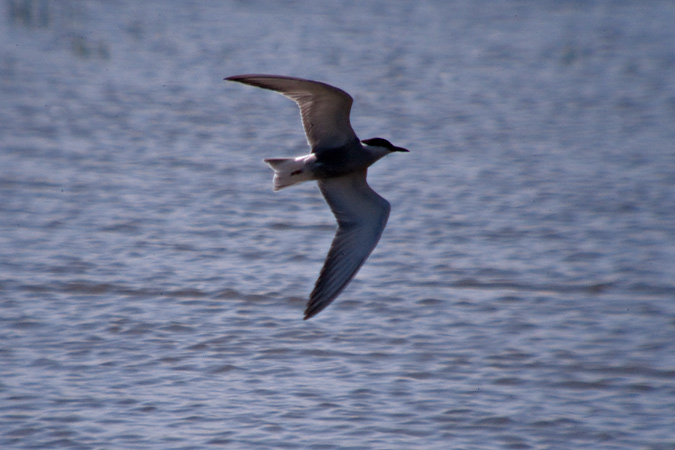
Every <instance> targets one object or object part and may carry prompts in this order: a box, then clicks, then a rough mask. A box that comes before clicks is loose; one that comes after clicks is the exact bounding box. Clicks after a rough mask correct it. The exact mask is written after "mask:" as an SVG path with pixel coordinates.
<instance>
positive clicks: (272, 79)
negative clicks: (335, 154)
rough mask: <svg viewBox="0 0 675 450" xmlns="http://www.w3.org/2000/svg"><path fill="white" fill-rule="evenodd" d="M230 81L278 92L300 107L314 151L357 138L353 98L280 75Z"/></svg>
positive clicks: (254, 75)
mask: <svg viewBox="0 0 675 450" xmlns="http://www.w3.org/2000/svg"><path fill="white" fill-rule="evenodd" d="M225 79H226V80H229V81H236V82H239V83H244V84H248V85H251V86H256V87H259V88H263V89H270V90H272V91H276V92H278V93H280V94H282V95H284V96H286V97H288V98H290V99H291V100H293V101H294V102H295V103H297V104H298V106H299V107H300V116H301V117H302V124H303V126H304V127H305V134H306V135H307V142H308V143H309V146H310V147H311V148H312V152H314V151H315V150H317V149H318V150H320V149H323V148H335V147H340V146H342V145H345V144H346V143H348V142H351V141H353V140H355V139H357V137H356V134H355V133H354V130H352V126H351V123H350V122H349V112H350V110H351V108H352V97H351V96H350V95H349V94H347V93H346V92H345V91H343V90H341V89H338V88H336V87H333V86H331V85H328V84H325V83H320V82H318V81H311V80H303V79H302V78H294V77H284V76H279V75H258V74H251V75H235V76H232V77H227V78H225Z"/></svg>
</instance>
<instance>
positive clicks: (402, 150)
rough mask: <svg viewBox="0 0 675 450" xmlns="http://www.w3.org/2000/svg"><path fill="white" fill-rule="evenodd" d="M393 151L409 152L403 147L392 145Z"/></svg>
mask: <svg viewBox="0 0 675 450" xmlns="http://www.w3.org/2000/svg"><path fill="white" fill-rule="evenodd" d="M393 151H394V152H409V151H410V150H408V149H407V148H403V147H394V150H393Z"/></svg>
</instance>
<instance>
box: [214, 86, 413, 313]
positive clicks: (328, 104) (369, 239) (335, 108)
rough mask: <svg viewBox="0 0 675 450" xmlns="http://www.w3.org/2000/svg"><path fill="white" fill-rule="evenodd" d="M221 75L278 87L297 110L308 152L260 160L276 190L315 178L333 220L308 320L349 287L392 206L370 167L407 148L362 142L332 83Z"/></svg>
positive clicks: (345, 97) (345, 99)
mask: <svg viewBox="0 0 675 450" xmlns="http://www.w3.org/2000/svg"><path fill="white" fill-rule="evenodd" d="M225 79H226V80H229V81H236V82H238V83H243V84H248V85H251V86H255V87H259V88H263V89H269V90H272V91H276V92H278V93H280V94H281V95H284V96H285V97H288V98H290V99H291V100H293V101H294V102H295V103H297V104H298V107H299V108H300V115H301V116H302V124H303V126H304V128H305V134H306V135H307V142H308V143H309V146H310V148H311V152H310V154H309V155H305V156H299V157H297V158H268V159H265V160H264V161H265V162H266V163H267V164H269V166H270V167H271V168H272V169H273V170H274V190H275V191H278V190H279V189H283V188H285V187H288V186H292V185H294V184H296V183H300V182H303V181H310V180H316V181H317V183H318V185H319V189H320V190H321V193H322V194H323V197H324V198H325V199H326V202H327V203H328V206H330V209H331V210H332V211H333V214H334V215H335V218H336V219H337V223H338V228H337V232H336V233H335V237H334V238H333V243H332V244H331V246H330V250H329V251H328V255H327V256H326V261H325V262H324V265H323V268H322V269H321V272H320V274H319V278H318V280H316V284H315V285H314V290H312V293H311V294H310V297H309V302H308V303H307V309H305V320H306V319H309V318H310V317H312V316H314V315H316V314H318V313H319V312H320V311H321V310H323V309H324V308H325V307H326V306H328V305H329V304H330V303H331V302H332V301H333V300H335V298H336V297H337V296H338V295H339V294H340V293H341V292H342V290H343V289H344V288H345V287H347V285H348V284H349V282H350V281H351V280H352V278H354V276H355V275H356V273H357V272H358V271H359V269H360V268H361V266H362V265H363V263H364V262H365V261H366V259H367V258H368V256H369V255H370V253H371V252H372V251H373V249H374V248H375V246H376V245H377V242H378V241H379V240H380V236H381V235H382V231H383V230H384V227H385V225H386V224H387V219H388V218H389V210H390V209H391V207H390V205H389V202H388V201H386V200H385V199H383V198H382V197H380V196H379V195H378V194H377V193H376V192H375V191H373V190H372V189H371V188H370V186H368V183H367V182H366V175H367V172H368V167H369V166H370V165H372V164H373V163H375V161H377V160H378V159H380V158H382V157H383V156H386V155H388V154H390V153H392V152H407V151H408V150H406V149H404V148H401V147H395V146H394V145H392V144H391V143H390V142H389V141H387V140H386V139H382V138H377V137H376V138H372V139H366V140H364V141H360V140H359V138H358V137H356V133H354V130H352V126H351V124H350V123H349V111H350V109H351V107H352V98H351V96H350V95H349V94H347V93H346V92H344V91H343V90H341V89H338V88H336V87H333V86H330V85H328V84H325V83H320V82H318V81H310V80H303V79H301V78H293V77H284V76H279V75H235V76H231V77H228V78H225Z"/></svg>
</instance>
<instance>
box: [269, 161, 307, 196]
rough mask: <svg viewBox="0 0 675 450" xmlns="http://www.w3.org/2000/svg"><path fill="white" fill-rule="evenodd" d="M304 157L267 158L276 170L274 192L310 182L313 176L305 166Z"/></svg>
mask: <svg viewBox="0 0 675 450" xmlns="http://www.w3.org/2000/svg"><path fill="white" fill-rule="evenodd" d="M305 158H306V157H304V156H301V157H300V158H267V159H264V160H263V161H265V162H266V163H267V164H269V166H270V167H271V168H272V170H274V190H275V191H278V190H279V189H283V188H285V187H288V186H293V185H294V184H297V183H301V182H303V181H309V180H311V179H312V175H311V173H310V172H309V170H308V168H307V166H306V164H305Z"/></svg>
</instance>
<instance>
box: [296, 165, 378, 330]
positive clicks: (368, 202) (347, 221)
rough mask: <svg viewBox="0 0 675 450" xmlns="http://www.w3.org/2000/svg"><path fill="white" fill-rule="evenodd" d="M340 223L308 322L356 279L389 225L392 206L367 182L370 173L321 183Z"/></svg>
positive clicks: (313, 295) (311, 301)
mask: <svg viewBox="0 0 675 450" xmlns="http://www.w3.org/2000/svg"><path fill="white" fill-rule="evenodd" d="M319 188H320V189H321V193H322V194H323V196H324V198H325V199H326V201H327V202H328V205H329V206H330V208H331V210H332V211H333V214H335V217H336V219H337V222H338V229H337V232H336V233H335V237H334V238H333V243H332V244H331V247H330V250H329V251H328V256H326V261H325V263H324V265H323V268H322V269H321V273H320V274H319V279H318V280H316V284H315V286H314V290H313V291H312V293H311V295H310V298H309V302H308V303H307V309H306V310H305V320H306V319H309V318H310V317H312V316H314V315H315V314H318V313H319V312H320V311H321V310H322V309H324V308H325V307H326V306H328V305H329V304H330V303H331V302H332V301H333V300H335V298H336V297H337V296H338V295H339V294H340V292H342V290H343V289H344V288H345V287H347V285H348V284H349V282H350V281H351V280H352V278H354V276H355V275H356V273H357V272H358V271H359V269H360V268H361V266H362V265H363V263H364V262H365V261H366V259H367V258H368V256H369V255H370V253H371V252H372V251H373V249H374V248H375V246H376V245H377V242H378V241H379V240H380V236H381V235H382V231H383V230H384V227H385V226H386V225H387V219H388V218H389V210H390V205H389V202H387V201H386V200H385V199H383V198H382V197H380V196H379V195H378V194H377V193H376V192H375V191H373V190H372V189H371V188H370V186H368V183H367V182H366V170H363V171H360V172H357V173H353V174H350V175H346V176H343V177H337V178H328V179H324V180H320V181H319Z"/></svg>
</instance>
